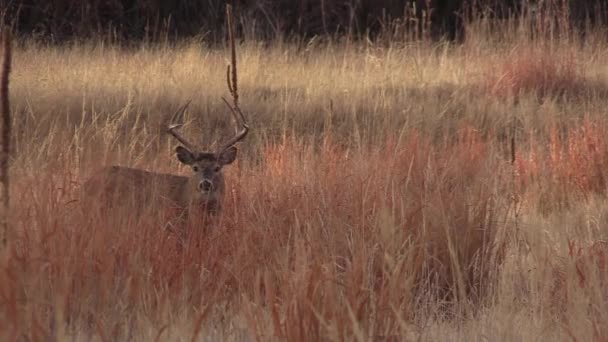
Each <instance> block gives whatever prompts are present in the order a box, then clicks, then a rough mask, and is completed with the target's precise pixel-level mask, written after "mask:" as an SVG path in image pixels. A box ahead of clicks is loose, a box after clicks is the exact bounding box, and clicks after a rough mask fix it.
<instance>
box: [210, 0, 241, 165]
mask: <svg viewBox="0 0 608 342" xmlns="http://www.w3.org/2000/svg"><path fill="white" fill-rule="evenodd" d="M226 20H227V24H228V36H229V39H230V48H231V50H232V54H231V64H230V65H228V69H227V70H226V83H227V84H228V90H229V91H230V95H231V96H232V105H231V104H230V103H228V101H227V100H226V99H225V98H224V97H222V100H224V103H225V104H226V106H228V109H230V112H231V113H232V116H233V118H234V120H235V121H236V123H237V133H236V134H235V135H234V136H233V137H232V138H230V139H229V140H228V141H227V142H225V143H224V144H222V145H221V147H220V149H219V150H218V154H221V153H222V152H224V151H226V149H228V148H230V147H231V146H233V145H234V144H236V143H237V142H239V141H241V140H243V138H245V136H247V133H248V132H249V125H248V124H247V120H245V115H243V112H242V111H241V108H240V107H239V92H238V79H237V69H236V44H235V42H234V27H233V18H232V6H231V5H227V6H226ZM239 122H240V126H241V129H240V130H238V125H239Z"/></svg>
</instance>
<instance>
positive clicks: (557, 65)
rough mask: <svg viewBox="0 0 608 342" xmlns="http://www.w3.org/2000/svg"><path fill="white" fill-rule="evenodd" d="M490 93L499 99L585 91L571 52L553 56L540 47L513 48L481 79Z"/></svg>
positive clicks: (582, 79)
mask: <svg viewBox="0 0 608 342" xmlns="http://www.w3.org/2000/svg"><path fill="white" fill-rule="evenodd" d="M485 84H486V88H487V89H488V90H489V92H490V94H492V95H495V96H497V97H500V98H504V97H508V96H519V95H521V94H527V93H532V94H535V95H536V96H538V97H539V98H544V97H551V96H560V95H564V94H574V95H577V94H581V92H582V91H585V90H586V87H585V82H584V78H583V76H582V75H581V73H580V71H579V69H578V65H577V61H576V58H575V55H574V54H571V55H569V56H567V57H566V58H564V56H554V55H552V54H551V53H550V52H547V51H545V50H540V49H538V48H537V49H525V50H523V51H522V50H516V51H514V52H513V53H512V55H511V57H510V58H509V59H507V60H506V61H505V62H502V63H501V64H499V65H498V66H496V65H493V66H492V70H491V71H488V74H487V78H486V81H485Z"/></svg>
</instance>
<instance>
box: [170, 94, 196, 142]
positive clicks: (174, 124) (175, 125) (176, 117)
mask: <svg viewBox="0 0 608 342" xmlns="http://www.w3.org/2000/svg"><path fill="white" fill-rule="evenodd" d="M190 102H191V101H188V102H186V104H185V105H183V106H182V107H180V108H179V109H178V110H177V111H176V112H175V114H173V116H172V117H171V121H170V123H169V125H168V126H167V133H169V134H171V135H172V136H173V137H174V138H175V139H177V140H178V141H179V142H180V143H182V144H183V145H184V147H185V148H187V149H188V150H190V152H196V151H197V148H196V146H195V145H194V144H192V143H190V142H188V140H187V139H186V138H184V137H183V136H182V135H181V134H180V133H179V132H178V131H177V129H179V128H180V127H182V126H183V125H184V123H183V122H181V121H182V119H183V116H184V113H185V112H186V109H187V108H188V105H190ZM178 121H179V122H178Z"/></svg>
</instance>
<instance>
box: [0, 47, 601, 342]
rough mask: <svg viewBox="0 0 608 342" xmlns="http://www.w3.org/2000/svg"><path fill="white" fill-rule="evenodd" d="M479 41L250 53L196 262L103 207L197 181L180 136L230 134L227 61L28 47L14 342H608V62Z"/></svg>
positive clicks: (214, 55)
mask: <svg viewBox="0 0 608 342" xmlns="http://www.w3.org/2000/svg"><path fill="white" fill-rule="evenodd" d="M478 39H479V40H478V41H477V42H475V41H474V40H472V41H471V40H470V41H468V42H467V43H466V44H465V45H463V46H449V45H440V46H431V45H428V44H426V43H417V44H411V45H407V46H403V47H400V48H397V47H392V48H380V47H376V46H374V45H372V44H367V45H352V44H351V45H346V46H343V45H339V44H327V45H319V46H314V45H311V46H310V47H309V48H307V49H296V48H294V47H292V46H288V45H283V44H277V45H276V46H274V45H271V46H270V47H268V46H264V45H258V44H256V43H255V42H245V43H243V44H242V45H241V46H240V49H239V51H240V52H241V54H240V56H239V58H240V61H239V62H240V64H239V65H240V70H239V72H240V81H241V83H240V91H241V93H240V95H241V108H242V109H243V110H244V111H245V112H246V114H247V115H248V119H249V121H250V123H251V124H252V133H251V135H250V136H248V138H247V139H248V140H247V142H246V143H245V144H243V145H242V146H241V151H240V152H239V153H240V155H239V159H238V162H237V163H236V165H233V166H230V167H229V168H227V169H226V172H227V182H228V184H227V198H226V199H225V204H224V210H223V212H222V213H221V215H220V216H218V217H215V218H209V217H202V218H198V217H195V218H193V219H191V220H190V221H188V222H187V223H185V225H184V227H183V228H182V229H183V230H184V231H185V232H186V236H187V238H186V239H185V240H184V239H182V235H180V234H175V232H173V231H167V230H164V229H163V226H164V222H163V220H158V217H157V216H149V217H134V216H132V215H129V212H128V208H123V210H119V211H117V212H115V213H114V214H113V215H111V216H110V217H107V216H100V215H101V214H100V213H99V212H97V211H89V210H87V208H85V207H84V206H83V205H82V204H81V200H82V194H81V193H80V191H81V184H82V182H83V181H84V180H85V179H86V177H88V176H89V175H90V174H91V173H92V172H94V170H95V169H96V168H97V167H99V166H101V165H106V164H122V165H129V166H134V167H140V168H144V169H148V170H153V171H157V172H172V173H184V174H186V173H187V172H188V171H187V170H185V169H182V168H181V166H180V165H178V163H177V161H176V160H174V157H173V155H172V147H171V145H170V140H169V138H168V137H167V136H165V135H163V134H161V133H162V131H161V128H160V127H161V123H163V122H164V120H166V118H167V115H170V114H171V113H172V112H173V111H174V110H175V108H177V107H178V106H179V105H180V104H182V103H183V102H184V101H185V100H187V99H190V98H191V99H193V101H192V104H191V106H190V108H191V109H190V111H189V112H188V113H187V119H188V121H189V122H190V125H189V126H188V128H189V129H190V130H191V132H190V133H191V134H193V135H194V136H199V137H200V138H201V139H200V143H203V144H207V145H210V144H212V142H213V141H215V139H216V138H218V137H219V136H221V135H223V134H229V132H228V131H229V129H230V128H229V127H230V123H229V121H228V117H229V115H228V113H225V109H224V107H223V106H224V105H223V103H222V102H221V99H220V96H222V95H224V94H225V93H226V89H225V73H224V70H225V65H226V63H227V56H228V54H227V51H223V50H217V49H211V48H208V47H205V46H199V45H190V44H188V43H183V44H182V45H178V46H167V47H164V48H155V47H145V48H141V49H136V50H127V49H119V48H116V47H112V46H105V45H102V44H95V43H88V44H83V45H74V46H71V47H64V48H54V47H47V46H42V45H37V44H36V43H32V42H27V41H24V42H20V44H18V45H17V46H16V49H15V51H14V53H15V58H14V61H15V64H14V70H13V74H12V76H13V79H12V83H11V85H12V89H11V90H12V92H11V100H12V101H11V105H12V110H13V112H14V113H15V120H14V123H13V125H14V127H13V128H14V132H15V134H14V147H15V154H14V156H13V158H12V161H11V162H12V172H13V173H12V188H11V195H12V198H13V201H14V206H13V210H12V212H11V214H10V217H9V219H10V222H11V225H12V227H14V229H15V233H14V235H15V237H14V241H12V244H11V247H10V250H9V251H8V252H7V253H5V254H4V255H3V257H2V259H1V260H0V265H1V266H2V267H1V268H0V270H1V271H0V303H2V305H0V333H1V336H2V338H3V339H7V340H15V339H33V340H38V339H45V338H49V337H55V338H57V339H60V340H64V339H74V340H91V339H95V340H146V341H147V340H154V339H157V340H178V339H179V340H183V339H202V340H219V339H222V340H240V339H244V338H254V339H259V340H269V339H270V340H319V339H329V340H353V339H357V340H369V339H382V338H390V337H391V336H392V337H393V338H397V339H413V338H420V339H424V340H445V339H459V340H470V339H478V338H482V337H484V336H485V337H492V338H496V339H499V340H500V339H505V340H506V339H508V340H512V339H525V340H529V339H538V338H542V339H559V340H565V339H571V338H574V339H577V340H602V339H605V338H606V336H608V331H606V327H605V324H604V323H603V322H606V321H607V320H608V317H606V312H608V310H607V309H608V308H607V307H606V305H607V303H608V301H607V298H608V297H607V295H606V287H605V277H606V275H605V272H606V269H605V267H606V261H605V260H606V259H605V258H606V253H607V252H608V250H607V249H606V245H605V243H603V242H601V241H600V240H601V239H606V235H607V233H608V231H607V230H606V227H607V221H606V217H608V216H607V215H606V199H605V193H606V192H605V179H606V178H605V177H606V170H608V168H606V166H607V165H606V162H607V159H606V156H605V154H606V152H605V151H606V150H607V147H608V140H607V139H606V138H605V136H604V135H603V134H602V132H603V131H604V130H603V127H605V125H606V119H605V116H606V115H605V114H606V110H605V108H606V102H607V100H605V99H604V97H603V96H600V95H601V94H603V92H604V90H603V89H604V88H603V87H604V83H605V81H606V76H605V75H606V69H605V65H607V64H606V57H605V56H606V54H605V53H604V52H605V50H606V48H607V47H606V46H604V45H591V46H584V47H583V48H578V46H579V45H576V46H577V48H575V44H577V43H576V42H571V41H569V42H562V43H561V44H554V45H551V46H550V48H545V49H540V48H539V44H540V43H539V42H537V41H535V40H530V39H529V38H527V37H523V36H520V37H519V38H517V39H514V43H512V44H500V45H499V44H497V45H493V44H492V43H491V41H488V40H484V39H482V38H478ZM543 46H545V45H543ZM545 47H546V46H545ZM530 51H533V53H534V56H538V60H540V61H543V62H540V63H537V62H536V60H532V61H529V60H527V59H525V58H518V56H525V55H524V53H528V52H530ZM555 56H568V59H562V58H557V57H555ZM546 61H550V62H546ZM573 65H574V66H575V67H572V66H573ZM556 80H557V81H556ZM511 141H514V144H511V143H510V142H511ZM511 156H514V157H515V158H514V160H513V163H512V160H511ZM149 205H150V210H151V212H162V213H163V214H165V213H166V214H167V215H171V213H170V211H167V210H166V209H167V208H162V207H160V206H159V204H158V203H155V202H154V201H151V202H150V203H149ZM160 216H161V217H162V216H163V215H160Z"/></svg>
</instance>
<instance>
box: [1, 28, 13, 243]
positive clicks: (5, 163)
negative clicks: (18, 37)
mask: <svg viewBox="0 0 608 342" xmlns="http://www.w3.org/2000/svg"><path fill="white" fill-rule="evenodd" d="M2 43H3V45H4V46H3V47H4V56H3V61H2V76H1V79H0V105H1V106H2V153H1V154H0V183H2V202H3V213H2V217H1V220H2V245H3V246H6V244H7V242H8V235H9V225H8V214H9V208H10V192H9V188H10V178H9V157H10V152H11V148H10V147H11V145H10V144H11V112H10V104H9V74H10V72H11V52H12V51H11V33H10V30H9V29H8V28H7V27H5V28H4V30H3V32H2Z"/></svg>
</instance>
